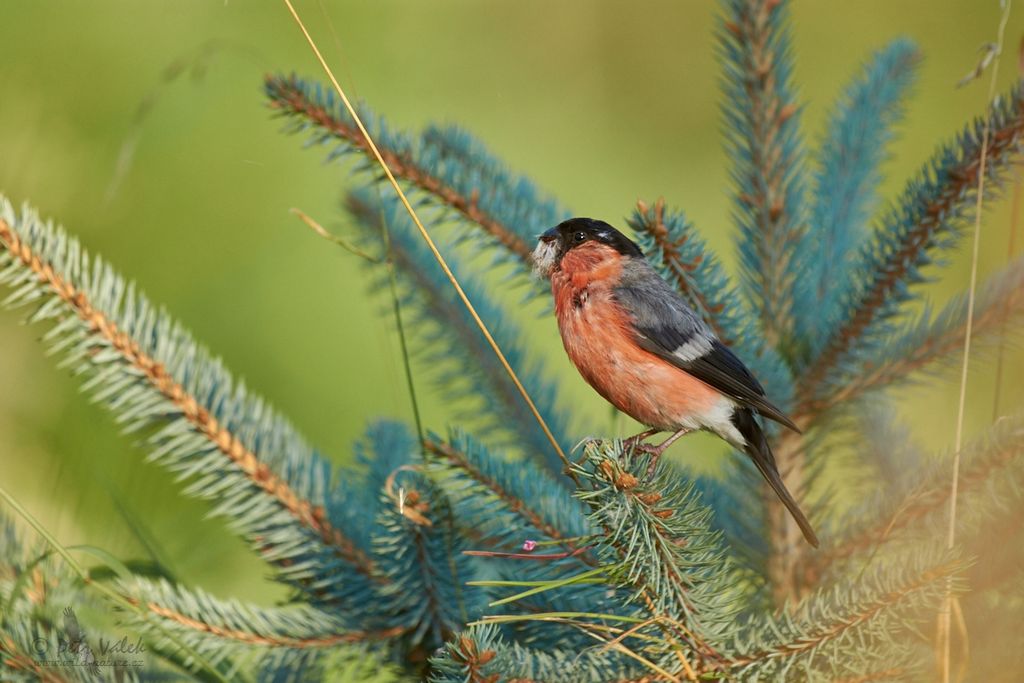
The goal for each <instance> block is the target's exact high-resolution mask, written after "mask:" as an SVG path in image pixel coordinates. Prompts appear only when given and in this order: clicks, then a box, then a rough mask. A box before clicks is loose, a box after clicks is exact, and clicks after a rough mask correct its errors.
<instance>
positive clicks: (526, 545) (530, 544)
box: [523, 540, 537, 552]
mask: <svg viewBox="0 0 1024 683" xmlns="http://www.w3.org/2000/svg"><path fill="white" fill-rule="evenodd" d="M536 547H537V541H530V540H526V541H524V542H523V550H525V551H526V552H531V551H533V549H534V548H536Z"/></svg>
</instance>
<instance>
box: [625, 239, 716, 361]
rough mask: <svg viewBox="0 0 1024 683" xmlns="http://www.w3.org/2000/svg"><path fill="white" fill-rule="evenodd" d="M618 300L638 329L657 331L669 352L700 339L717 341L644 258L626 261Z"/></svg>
mask: <svg viewBox="0 0 1024 683" xmlns="http://www.w3.org/2000/svg"><path fill="white" fill-rule="evenodd" d="M615 299H616V300H617V301H618V302H619V304H620V305H621V306H622V307H623V308H625V309H626V310H627V311H629V312H630V313H631V314H632V315H633V318H634V320H635V322H636V326H637V328H638V329H641V330H650V331H655V330H656V331H657V332H656V336H657V337H658V338H659V340H660V341H662V343H663V344H665V345H666V346H667V348H668V349H669V350H672V349H674V348H678V347H681V346H684V345H685V344H687V343H691V342H694V341H698V340H699V341H702V342H703V341H706V342H707V343H708V344H709V345H710V342H711V341H713V340H714V339H715V338H716V337H715V334H714V332H713V331H712V330H711V328H710V327H708V325H707V324H706V323H705V322H704V321H703V320H701V318H700V316H699V315H697V313H696V311H694V310H693V309H692V308H690V306H689V305H688V304H687V303H686V301H685V300H684V299H683V298H682V297H681V296H680V295H679V293H678V292H677V291H676V290H675V288H674V287H672V285H670V284H669V283H668V282H666V281H665V279H664V278H662V277H661V275H659V274H658V272H657V271H655V270H654V268H653V267H652V266H651V264H649V263H648V262H647V261H646V260H645V259H641V258H627V259H623V265H622V279H621V281H620V282H619V285H618V286H617V287H616V288H615Z"/></svg>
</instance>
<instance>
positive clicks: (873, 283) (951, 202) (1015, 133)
mask: <svg viewBox="0 0 1024 683" xmlns="http://www.w3.org/2000/svg"><path fill="white" fill-rule="evenodd" d="M986 127H987V128H988V130H989V131H990V136H989V144H988V152H987V162H986V176H987V178H988V182H987V183H986V188H991V189H987V190H986V192H988V193H989V194H990V195H991V196H994V194H995V190H994V188H997V187H998V186H999V184H1000V182H1001V181H1002V180H1003V179H1004V178H1005V177H1006V174H1007V173H1008V172H1009V169H1010V164H1011V162H1012V161H1013V160H1014V159H1015V158H1016V157H1017V153H1018V151H1019V147H1020V138H1021V134H1022V132H1024V88H1022V87H1021V86H1020V85H1017V86H1015V87H1014V88H1013V89H1012V90H1011V91H1010V92H1009V93H1008V94H1007V95H1006V96H1004V97H1001V98H997V99H996V100H995V101H994V102H993V103H992V105H991V107H990V108H989V112H988V115H987V119H986V120H979V121H976V122H975V123H974V124H972V125H970V126H968V127H967V128H966V129H965V130H964V132H963V133H961V134H960V136H958V137H957V139H956V141H955V142H953V143H950V144H947V145H945V146H943V147H941V148H940V149H939V151H938V152H937V153H936V154H935V156H934V157H933V158H932V160H931V161H930V162H928V163H927V164H926V165H925V167H924V168H923V169H922V170H921V172H920V173H919V174H918V176H917V178H915V179H914V180H912V181H911V182H910V183H909V185H908V186H907V188H906V189H905V190H904V192H903V194H902V196H901V197H900V199H899V201H898V203H897V204H896V205H895V206H894V207H893V209H892V210H891V211H890V212H889V214H888V215H887V216H886V218H885V219H884V220H883V221H882V222H881V224H880V226H879V229H878V231H877V232H876V234H875V235H874V236H873V238H872V239H871V240H870V241H869V242H868V243H867V244H866V245H865V247H864V249H863V250H862V253H861V257H860V259H859V261H860V263H859V264H858V265H857V267H856V268H855V269H854V270H853V273H854V278H855V284H854V287H853V289H852V290H851V294H850V295H849V296H848V297H847V298H846V300H845V301H844V303H843V305H842V313H841V315H840V318H839V319H840V320H841V323H840V324H839V326H838V327H837V328H836V329H835V330H834V331H833V332H832V334H831V335H830V337H829V339H828V341H826V342H825V343H824V344H823V345H822V351H821V353H820V354H819V355H818V356H817V357H816V358H815V359H814V361H813V362H812V363H811V365H810V367H809V368H808V369H807V371H806V372H805V373H804V377H803V380H802V381H801V388H802V397H801V399H802V400H801V402H800V405H799V406H798V408H799V409H798V412H802V413H804V412H806V413H809V412H811V409H812V407H811V405H810V403H811V402H813V400H814V397H815V396H816V395H817V394H818V393H819V391H820V388H821V384H822V383H823V382H824V381H825V380H826V377H827V376H828V374H829V372H831V371H832V369H833V368H834V367H836V366H838V365H841V364H843V363H844V362H846V360H847V359H848V358H849V355H850V353H851V352H856V351H857V350H860V349H863V348H864V347H865V345H868V344H878V343H880V342H881V341H882V340H883V339H884V336H885V332H887V322H888V320H889V319H890V318H892V317H893V316H894V315H896V314H897V313H898V312H899V310H900V306H901V305H902V304H903V303H905V302H906V301H907V300H909V299H910V298H911V297H912V294H911V291H910V288H911V286H912V285H914V284H916V283H918V282H919V281H920V280H921V279H922V277H923V276H922V273H921V271H922V269H923V268H925V267H926V266H928V265H929V264H931V263H933V262H934V261H935V259H936V258H937V253H938V252H944V251H950V250H952V249H953V248H954V247H956V245H958V244H959V242H960V237H961V233H962V230H963V228H964V226H965V225H966V220H967V218H968V217H969V216H970V213H971V211H972V210H973V206H974V204H973V202H974V199H975V198H976V192H977V186H978V174H979V164H980V159H981V140H982V132H983V130H984V129H985V128H986Z"/></svg>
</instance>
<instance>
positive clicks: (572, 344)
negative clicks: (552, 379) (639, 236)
mask: <svg viewBox="0 0 1024 683" xmlns="http://www.w3.org/2000/svg"><path fill="white" fill-rule="evenodd" d="M621 273H622V263H621V257H620V255H619V254H618V252H616V251H615V250H614V249H611V248H609V247H607V246H605V245H601V244H594V245H593V246H591V245H590V244H585V245H582V246H580V247H577V248H576V249H573V250H571V251H570V252H568V253H567V254H566V255H565V256H564V257H563V259H562V263H561V264H560V266H559V268H558V269H557V270H556V271H555V272H554V273H552V277H551V291H552V294H553V295H554V299H555V315H556V317H557V318H558V329H559V332H561V335H562V343H563V345H564V346H565V351H566V353H567V354H568V356H569V359H570V360H571V361H572V362H573V364H574V365H575V366H576V368H577V369H578V370H579V372H580V374H581V375H582V376H583V379H585V380H586V381H587V383H588V384H590V386H592V387H593V388H594V389H595V390H597V392H598V393H599V394H601V396H603V397H604V398H605V399H606V400H607V401H608V402H610V403H611V404H612V405H614V406H615V407H616V408H618V409H619V410H621V411H622V412H624V413H626V414H627V415H629V416H631V417H633V418H634V419H635V420H637V421H638V422H642V423H644V424H647V425H650V426H652V427H657V428H659V429H663V430H675V429H678V428H680V427H683V426H687V425H688V422H689V419H690V418H692V417H694V416H699V415H701V414H703V413H707V412H709V411H711V410H713V409H714V407H715V405H716V404H717V403H718V402H719V400H720V399H721V397H722V396H721V394H720V393H719V392H718V391H716V390H715V389H713V388H712V387H710V386H708V385H707V384H704V383H703V382H701V381H700V380H698V379H696V378H694V377H692V376H691V375H689V374H687V373H686V372H684V371H682V370H680V369H679V368H677V367H676V366H674V365H672V364H671V363H668V362H666V361H664V360H662V359H661V358H659V357H658V356H655V355H654V354H652V353H649V352H648V351H645V350H644V349H642V348H640V347H639V346H638V345H637V343H636V341H635V340H634V333H633V327H632V317H631V316H630V314H629V312H628V311H626V310H624V309H623V308H622V306H621V305H620V304H619V303H618V302H616V301H615V299H614V296H613V290H614V287H615V284H616V283H617V282H618V281H619V278H620V276H621Z"/></svg>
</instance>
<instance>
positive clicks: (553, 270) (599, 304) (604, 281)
mask: <svg viewBox="0 0 1024 683" xmlns="http://www.w3.org/2000/svg"><path fill="white" fill-rule="evenodd" d="M531 256H532V260H533V265H534V270H535V272H536V273H537V274H538V275H539V276H541V277H543V278H546V279H549V280H550V283H551V293H552V296H553V297H554V304H555V317H556V318H557V321H558V330H559V332H560V334H561V337H562V344H563V346H564V347H565V351H566V354H567V355H568V356H569V359H570V360H571V361H572V363H573V365H575V366H576V369H577V370H579V372H580V374H581V375H582V376H583V379H584V380H586V382H587V383H588V384H590V386H591V387H593V388H594V389H595V390H596V391H597V393H599V394H600V395H601V396H602V397H604V398H605V400H607V401H608V402H609V403H611V404H612V405H614V406H615V407H616V408H617V409H618V410H620V411H622V412H623V413H626V414H627V415H629V416H630V417H632V418H633V419H635V420H637V421H638V422H640V423H642V424H644V425H647V427H648V429H647V430H645V431H643V432H641V433H639V434H636V435H635V436H632V437H629V438H628V439H626V440H625V441H624V445H625V447H626V448H627V449H628V452H633V451H635V450H641V451H644V452H647V453H650V454H651V456H652V462H651V469H650V470H649V471H653V467H654V464H655V462H656V461H657V459H658V458H659V457H660V456H661V454H662V453H663V452H664V451H665V449H667V448H668V447H669V446H671V445H672V444H673V443H674V442H675V441H676V440H678V439H679V438H681V437H682V436H684V435H685V434H688V433H690V432H693V431H698V430H703V431H708V432H712V433H714V434H716V435H718V436H719V437H721V438H722V439H724V440H725V441H726V442H727V443H729V444H730V445H732V446H733V447H735V448H736V449H737V450H740V451H742V452H744V453H746V454H747V455H748V456H749V457H750V459H751V460H752V461H753V463H754V465H755V466H756V467H757V469H758V470H759V471H760V472H761V474H762V475H763V476H764V478H765V480H766V481H767V482H768V485H769V486H771V488H772V490H773V491H774V492H775V494H776V495H777V496H778V497H779V499H780V500H781V501H782V504H783V505H785V506H786V509H788V510H789V512H790V514H791V515H792V516H793V519H794V520H796V523H797V525H798V526H799V527H800V530H801V531H802V532H803V535H804V538H806V539H807V541H808V542H809V543H810V544H811V545H813V546H814V547H818V537H817V535H816V534H815V533H814V529H813V527H812V526H811V524H810V522H809V521H808V520H807V517H805V516H804V514H803V512H802V511H801V509H800V506H799V505H798V504H797V502H796V501H795V500H794V499H793V496H792V495H791V494H790V493H789V490H788V489H787V488H786V485H785V484H784V483H783V481H782V477H781V475H780V474H779V469H778V466H777V465H776V463H775V456H774V455H773V454H772V450H771V447H770V446H769V444H768V439H767V437H766V436H765V433H764V430H763V429H762V427H761V425H760V424H759V422H758V419H757V418H758V416H763V417H765V418H768V419H771V420H774V421H775V422H777V423H779V424H781V425H783V426H785V427H787V428H789V429H792V430H794V431H796V432H799V431H800V430H799V428H798V427H797V426H796V425H795V424H794V423H793V421H792V420H791V419H790V418H788V417H787V416H786V415H785V414H784V413H783V412H782V411H781V410H780V409H779V408H778V407H777V406H775V405H774V404H773V403H772V402H771V401H769V400H768V398H767V396H766V395H765V390H764V388H763V387H762V386H761V384H760V382H758V381H757V379H756V378H755V377H754V375H753V374H752V373H751V372H750V370H749V369H747V367H746V366H745V365H744V364H743V362H742V361H741V360H740V359H739V358H738V357H737V356H736V354H734V353H733V352H732V351H731V350H730V349H729V347H728V346H726V345H725V344H724V343H722V341H721V340H720V339H719V338H718V336H717V335H716V334H715V333H714V331H713V330H712V329H711V328H710V326H708V324H707V323H706V322H705V321H704V320H703V319H702V318H701V317H700V316H699V315H698V314H697V313H696V312H695V311H694V310H693V309H692V308H691V307H690V306H689V305H688V304H687V303H686V301H685V300H684V299H683V298H682V296H680V295H679V293H678V292H677V291H676V290H675V288H674V287H672V285H671V284H669V282H667V281H666V280H665V279H664V278H663V277H662V276H661V275H660V274H658V272H657V271H656V270H655V269H654V267H653V266H652V265H651V264H650V263H649V262H648V261H647V259H646V258H645V257H644V254H643V251H642V250H641V249H640V247H639V246H638V245H637V244H636V243H635V242H633V241H632V240H630V239H629V238H628V237H626V236H625V235H624V234H622V233H621V232H619V231H618V230H616V229H615V228H614V227H612V226H611V225H609V224H608V223H606V222H604V221H600V220H595V219H592V218H570V219H568V220H565V221H563V222H561V223H559V224H558V225H557V226H555V227H553V228H551V229H549V230H547V231H546V232H544V233H543V234H541V235H539V236H538V242H537V246H536V248H535V249H534V250H533V252H532V255H531ZM661 432H670V433H671V435H670V436H669V437H668V438H667V439H665V440H664V441H663V442H662V443H661V444H659V445H652V444H647V443H644V442H643V440H644V439H646V438H648V437H650V436H653V435H655V434H658V433H661Z"/></svg>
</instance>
